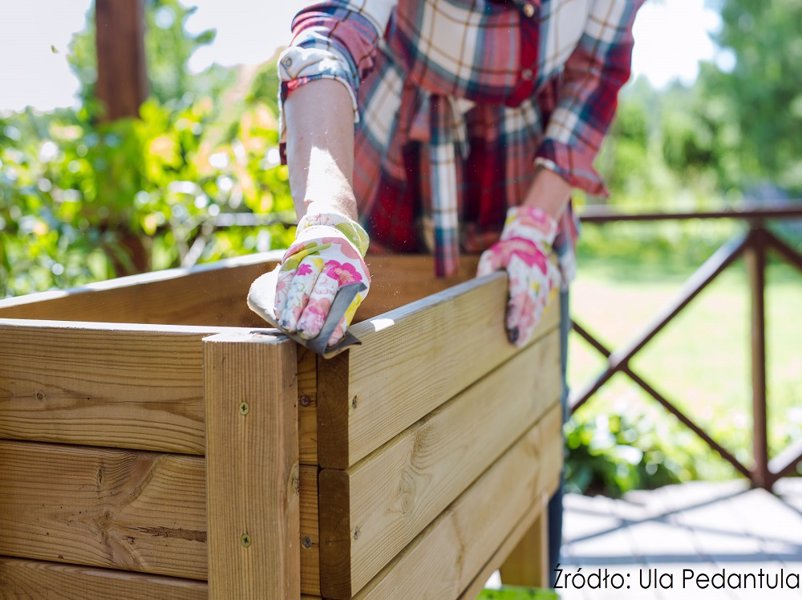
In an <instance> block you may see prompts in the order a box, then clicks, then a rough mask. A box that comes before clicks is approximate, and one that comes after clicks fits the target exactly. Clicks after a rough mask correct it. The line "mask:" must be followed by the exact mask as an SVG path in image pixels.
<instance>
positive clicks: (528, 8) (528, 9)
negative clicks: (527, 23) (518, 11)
mask: <svg viewBox="0 0 802 600" xmlns="http://www.w3.org/2000/svg"><path fill="white" fill-rule="evenodd" d="M524 15H526V16H527V17H529V18H530V19H531V18H532V17H534V16H535V7H534V6H532V5H531V4H529V3H527V4H524Z"/></svg>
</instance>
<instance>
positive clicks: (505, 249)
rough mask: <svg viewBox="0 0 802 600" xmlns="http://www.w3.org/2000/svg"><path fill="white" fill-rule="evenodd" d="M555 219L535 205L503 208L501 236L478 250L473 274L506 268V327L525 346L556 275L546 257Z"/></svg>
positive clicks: (515, 341) (555, 284)
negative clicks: (485, 247)
mask: <svg viewBox="0 0 802 600" xmlns="http://www.w3.org/2000/svg"><path fill="white" fill-rule="evenodd" d="M556 234H557V222H556V221H555V220H554V219H552V218H551V217H550V216H549V215H547V214H546V213H545V212H543V211H542V210H540V209H539V208H534V207H531V206H515V207H513V208H510V209H509V211H507V220H506V222H505V223H504V229H503V230H502V232H501V238H500V239H499V241H498V242H496V243H495V244H493V245H492V246H491V247H490V248H488V249H487V250H485V251H484V252H483V253H482V256H481V257H480V258H479V267H478V269H477V273H476V275H477V277H481V276H482V275H488V274H490V273H492V272H494V271H501V270H506V271H507V277H508V281H509V287H508V300H507V316H506V327H507V337H508V338H509V340H510V342H512V343H513V344H515V345H516V346H518V347H521V346H525V345H526V344H527V342H529V340H530V339H531V338H532V333H533V332H534V330H535V327H536V326H537V324H538V323H539V322H540V317H541V316H542V315H543V310H544V309H545V308H546V304H548V302H549V301H550V300H551V298H552V297H553V296H554V295H555V294H556V291H557V289H558V286H559V281H560V275H559V271H558V269H557V267H556V266H555V265H554V264H553V263H552V261H550V260H549V258H548V254H549V251H550V249H551V244H552V242H553V241H554V237H555V235H556Z"/></svg>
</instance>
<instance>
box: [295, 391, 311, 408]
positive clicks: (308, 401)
mask: <svg viewBox="0 0 802 600" xmlns="http://www.w3.org/2000/svg"><path fill="white" fill-rule="evenodd" d="M298 400H299V402H300V403H301V406H311V404H312V399H311V398H310V397H309V396H307V395H306V394H301V397H300V398H299V399H298Z"/></svg>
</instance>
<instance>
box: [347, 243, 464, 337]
mask: <svg viewBox="0 0 802 600" xmlns="http://www.w3.org/2000/svg"><path fill="white" fill-rule="evenodd" d="M366 262H367V264H368V268H369V269H370V276H371V282H370V293H369V294H368V296H367V298H365V300H364V302H362V304H361V306H360V307H359V310H358V311H357V313H356V317H355V319H354V322H355V323H358V322H359V321H364V320H366V319H369V318H372V317H375V316H377V315H380V314H383V313H386V312H388V311H391V310H394V309H396V308H399V307H400V306H404V305H405V304H410V303H412V302H415V301H417V300H420V299H421V298H425V297H426V296H431V295H432V294H436V293H438V292H442V291H443V290H445V289H448V288H450V287H452V286H455V285H457V284H459V283H463V282H464V281H468V280H469V279H473V278H474V277H475V276H476V266H477V265H478V264H479V257H478V256H469V255H462V256H460V265H459V269H458V270H457V273H456V274H455V275H454V276H452V277H443V278H438V277H435V275H434V258H433V257H432V256H431V255H428V254H383V255H380V254H370V252H368V256H367V259H366Z"/></svg>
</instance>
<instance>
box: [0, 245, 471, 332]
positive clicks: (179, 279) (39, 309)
mask: <svg viewBox="0 0 802 600" xmlns="http://www.w3.org/2000/svg"><path fill="white" fill-rule="evenodd" d="M282 253H283V250H273V251H270V252H264V253H259V254H252V255H248V256H241V257H237V258H232V259H226V260H221V261H219V262H215V263H211V264H206V265H200V266H196V267H192V268H189V269H187V268H181V269H166V270H163V271H155V272H152V273H145V274H142V275H132V276H129V277H118V278H116V279H111V280H108V281H101V282H97V283H90V284H87V285H85V286H82V287H80V288H75V289H72V290H63V291H49V292H41V293H37V294H28V295H25V296H19V297H16V298H6V299H3V300H0V317H3V318H18V319H63V320H68V321H73V320H81V321H103V322H110V323H125V322H130V323H172V324H174V325H182V324H183V325H223V326H239V327H245V326H257V327H259V326H262V325H264V323H263V321H261V319H259V317H257V316H256V315H254V314H253V313H252V312H251V311H250V310H249V309H248V307H247V306H246V304H245V297H246V296H247V293H248V288H249V287H250V284H251V282H252V281H253V280H254V279H256V278H257V277H258V276H259V275H261V274H263V273H265V272H266V271H269V270H270V269H272V268H273V267H274V266H275V265H276V263H277V261H278V260H280V258H281V255H282ZM461 260H462V266H461V268H460V271H459V273H458V274H457V275H456V276H455V277H451V278H448V279H437V278H436V277H434V267H433V263H432V257H431V256H428V255H386V256H369V258H368V264H369V266H370V268H371V276H372V283H371V291H370V294H369V295H368V297H367V299H366V300H365V302H363V304H362V306H361V307H360V309H359V311H358V312H357V315H356V319H355V322H359V321H363V320H365V319H368V318H370V317H374V316H376V315H379V314H382V313H385V312H387V311H389V310H392V309H395V308H398V307H400V306H403V305H404V304H408V303H410V302H414V301H416V300H419V299H421V298H423V297H425V296H428V295H430V294H434V293H436V292H440V291H443V290H444V289H446V288H448V287H451V286H453V285H455V284H457V283H461V282H463V281H466V280H468V279H471V278H472V277H473V275H474V273H475V272H476V263H477V262H478V258H477V257H475V256H464V257H462V259H461Z"/></svg>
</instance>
